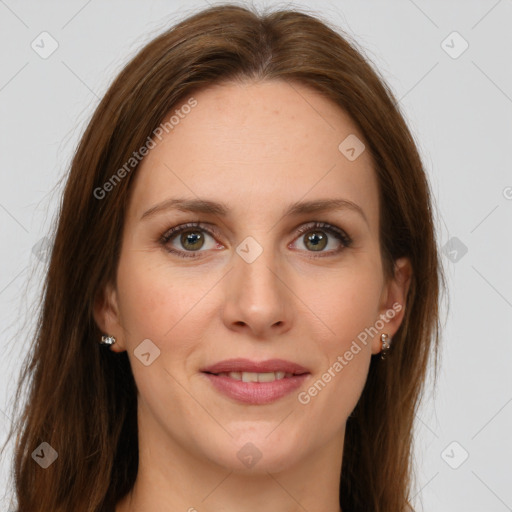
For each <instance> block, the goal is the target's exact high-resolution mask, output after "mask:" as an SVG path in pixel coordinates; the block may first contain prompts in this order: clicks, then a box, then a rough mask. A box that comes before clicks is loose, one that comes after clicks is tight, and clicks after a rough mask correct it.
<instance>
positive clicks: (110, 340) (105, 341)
mask: <svg viewBox="0 0 512 512" xmlns="http://www.w3.org/2000/svg"><path fill="white" fill-rule="evenodd" d="M115 342H116V339H115V338H114V336H109V335H108V334H104V335H103V336H102V337H101V341H100V343H101V345H113V344H114V343H115Z"/></svg>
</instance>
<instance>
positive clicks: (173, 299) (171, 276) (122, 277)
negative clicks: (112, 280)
mask: <svg viewBox="0 0 512 512" xmlns="http://www.w3.org/2000/svg"><path fill="white" fill-rule="evenodd" d="M185 275H186V274H185V273H183V272H182V273H179V272H172V273H171V272H169V267H166V266H163V265H161V264H160V265H154V264H151V263H148V261H147V260H145V259H144V258H143V257H142V256H140V253H137V252H132V253H131V255H130V253H128V254H127V255H126V256H125V257H124V259H122V260H121V261H120V264H119V270H118V290H119V307H120V314H121V318H122V322H123V326H124V327H125V330H126V332H127V337H128V343H129V345H131V346H132V347H133V344H137V343H138V342H140V341H142V340H143V339H146V338H149V339H151V340H153V341H154V343H155V344H156V345H158V346H159V347H160V348H161V349H163V347H164V346H166V345H167V344H169V343H171V344H172V339H174V338H175V337H176V336H177V335H178V334H179V333H183V331H185V330H186V332H187V334H186V337H185V339H183V342H184V343H185V344H186V338H192V337H193V336H192V335H193V331H194V330H195V329H194V326H195V325H197V324H193V323H191V322H190V321H189V318H190V317H191V316H194V310H195V309H196V307H197V306H198V304H199V303H200V301H201V299H202V297H203V296H204V295H205V294H206V293H207V291H208V289H209V287H210V286H209V284H208V280H207V279H200V280H198V279H194V278H193V277H192V278H186V277H185ZM185 327H186V328H187V329H185ZM190 328H192V330H190Z"/></svg>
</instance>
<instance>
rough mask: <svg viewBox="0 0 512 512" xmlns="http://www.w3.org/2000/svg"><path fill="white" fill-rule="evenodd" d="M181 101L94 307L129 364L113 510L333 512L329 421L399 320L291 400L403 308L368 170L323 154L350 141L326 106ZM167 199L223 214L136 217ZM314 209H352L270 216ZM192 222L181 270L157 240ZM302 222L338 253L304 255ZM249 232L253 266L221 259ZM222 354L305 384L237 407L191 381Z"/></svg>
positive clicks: (307, 247) (285, 86) (298, 92)
mask: <svg viewBox="0 0 512 512" xmlns="http://www.w3.org/2000/svg"><path fill="white" fill-rule="evenodd" d="M194 97H195V98H196V100H197V102H198V104H197V106H196V107H194V108H193V109H192V110H191V112H190V114H188V115H187V116H186V117H185V118H184V119H182V120H181V121H180V123H179V124H178V125H177V126H175V128H174V129H173V130H172V131H170V132H169V133H168V134H166V135H164V138H163V140H162V142H159V143H158V144H157V146H156V147H155V148H154V149H152V150H151V151H150V152H149V153H148V155H147V156H146V157H145V159H144V160H143V162H142V163H141V166H140V168H139V169H138V171H137V177H136V180H135V183H134V189H133V195H132V196H131V200H130V204H129V208H128V212H127V217H126V219H125V229H124V233H123V243H122V249H121V255H120V261H119V267H118V272H117V283H116V284H115V285H114V284H112V285H109V286H107V287H106V288H105V290H104V291H103V293H102V294H101V296H100V299H98V301H97V304H96V308H95V318H96V321H97V323H98V325H99V326H100V328H101V329H102V330H103V332H105V333H109V334H111V335H114V336H115V337H116V339H117V342H116V344H115V345H113V346H112V348H111V350H113V351H115V352H121V351H124V350H127V351H128V356H129V358H130V363H131V366H132V370H133V374H134V377H135V381H136V384H137V388H138V425H139V472H138V476H137V481H136V483H135V486H134V489H133V491H132V492H131V493H130V494H128V495H127V496H126V497H125V498H124V499H123V500H122V501H121V502H120V503H119V504H118V506H117V508H116V512H128V511H138V512H146V511H147V512H149V511H151V512H159V511H167V510H182V511H189V512H193V511H194V510H197V511H198V512H202V511H205V512H210V511H211V512H213V511H219V510H222V511H226V512H235V511H237V512H239V511H240V510H244V511H246V512H252V511H254V512H256V511H261V510H263V509H264V510H268V511H269V512H278V511H279V512H295V511H299V510H300V511H303V510H315V511H317V512H338V511H339V510H340V507H339V500H338V493H339V479H340V466H341V459H342V454H343V444H344V434H345V424H346V421H347V418H348V416H349V415H350V413H351V412H352V410H353V409H354V407H355V405H356V404H357V401H358V399H359V397H360V395H361V392H362V389H363V386H364V384H365V381H366V378H367V374H368V368H369V364H370V360H371V355H372V354H377V353H379V351H380V350H381V342H380V333H381V332H385V333H387V334H389V335H390V336H391V337H392V336H393V335H394V334H395V332H396V331H397V330H398V328H399V326H400V323H401V321H402V318H403V313H404V308H403V309H402V311H401V312H398V313H396V315H395V316H394V318H392V319H390V320H389V321H387V322H386V323H385V326H384V328H383V329H382V330H381V331H379V333H378V334H377V335H375V336H374V337H373V338H369V339H368V343H367V344H366V345H364V344H361V343H359V345H360V347H361V350H360V351H359V352H358V353H357V355H355V356H354V357H353V359H352V360H351V361H350V362H349V363H348V364H347V365H346V366H344V368H343V370H342V371H341V372H339V373H337V374H336V376H335V377H333V378H332V379H331V381H330V382H329V383H328V384H327V385H326V386H325V388H324V389H322V391H321V392H319V393H318V394H317V395H316V396H315V397H312V398H311V401H310V402H309V403H308V404H301V403H300V402H299V401H298V398H297V395H298V392H299V391H301V390H307V389H308V388H309V387H310V386H311V385H312V383H314V382H315V381H317V380H318V379H319V378H321V376H322V374H324V373H325V372H326V371H327V369H328V368H329V367H332V365H333V363H334V362H335V361H336V359H337V357H338V356H343V354H344V353H345V352H346V351H347V350H348V349H349V348H350V346H351V344H352V342H353V341H354V340H356V339H357V336H358V334H359V333H361V332H362V331H364V329H365V328H369V327H370V326H374V325H375V322H376V320H378V319H379V315H381V314H385V313H386V311H389V310H390V309H392V306H393V304H396V303H398V304H401V305H403V304H404V303H405V302H404V301H405V297H406V293H407V290H408V287H409V282H410V275H411V266H410V263H409V261H408V260H406V259H401V260H397V262H396V268H397V271H396V275H395V277H394V278H393V279H390V280H386V279H385V277H384V273H383V265H382V260H381V254H380V246H379V236H378V233H379V231H378V229H379V204H378V183H377V180H376V176H375V172H374V170H373V167H372V166H373V163H372V160H371V157H370V154H369V152H368V151H364V152H363V153H362V154H361V155H360V156H359V157H358V158H357V159H356V160H354V161H349V160H348V159H347V158H346V157H345V156H344V155H343V154H342V153H341V152H340V151H339V150H338V145H339V144H340V142H341V141H343V140H344V139H345V138H346V137H347V136H348V135H349V134H355V135H356V136H357V137H358V138H359V139H360V140H364V139H363V136H362V135H361V133H360V132H359V130H358V128H357V127H356V125H355V124H354V123H353V121H352V120H351V118H350V117H349V116H348V115H347V114H346V113H345V112H343V111H342V110H341V109H340V108H339V107H337V106H336V105H335V104H333V103H332V102H330V100H328V99H326V98H324V97H322V96H321V95H319V94H318V93H317V92H315V91H313V90H311V89H309V88H307V87H305V86H303V85H298V84H293V87H292V86H291V84H290V83H287V82H283V81H264V82H258V83H254V82H247V83H244V84H240V83H236V84H235V83H227V84H223V85H220V86H219V85H217V86H214V87H210V88H208V89H206V90H203V91H201V92H199V93H197V94H194ZM170 197H184V198H190V199H197V198H198V197H201V198H205V199H210V200H214V201H221V202H224V203H225V204H226V205H227V206H228V207H229V213H228V215H227V216H226V217H221V216H219V215H214V214H211V213H190V212H183V211H178V210H175V209H167V210H162V211H159V212H156V213H154V214H153V215H148V216H146V217H145V218H143V219H141V216H142V215H143V214H144V212H146V211H147V210H149V209H150V208H152V207H154V206H155V205H157V204H159V203H161V202H163V201H165V200H167V199H168V198H170ZM324 198H343V199H345V200H349V201H352V202H354V203H356V204H357V205H358V206H359V207H360V208H361V209H362V211H363V212H364V217H363V215H361V214H359V213H357V212H356V211H353V210H350V209H343V210H340V211H335V210H333V209H330V210H328V211H324V212H320V213H307V214H301V215H298V216H293V217H283V212H284V210H285V208H286V207H287V206H288V205H289V204H291V203H293V202H295V201H306V200H313V199H324ZM365 218H366V219H365ZM195 221H200V222H205V223H210V224H212V225H214V226H216V229H217V233H216V234H215V236H213V237H212V236H211V235H209V234H208V233H206V232H204V231H201V230H199V234H203V235H204V237H205V239H204V245H203V246H201V243H196V245H194V244H193V243H192V249H190V247H191V246H190V245H185V246H184V245H183V244H182V243H180V235H179V234H178V235H177V236H175V237H174V239H172V240H171V241H169V242H168V243H167V246H168V247H172V248H174V249H176V250H181V251H182V252H187V249H188V252H187V253H188V254H190V253H191V252H194V248H195V252H194V254H195V255H196V256H198V257H197V258H180V257H179V256H177V255H175V254H172V253H170V252H168V251H167V250H166V248H165V246H164V245H162V244H161V243H159V241H158V240H159V238H160V237H161V236H162V234H164V233H165V232H166V231H168V229H169V228H171V227H174V226H178V225H181V224H184V223H187V222H195ZM313 221H321V222H326V223H329V224H332V225H334V226H337V227H339V228H340V229H342V230H344V231H345V232H346V233H347V235H348V236H349V237H350V238H351V239H352V244H350V245H349V246H347V247H344V244H343V242H341V241H338V240H337V239H336V237H335V236H334V234H331V233H330V232H329V231H325V228H320V229H319V228H312V229H311V231H312V232H313V233H317V234H319V235H320V236H324V240H325V237H326V236H327V238H328V242H327V245H326V246H325V247H324V246H321V247H323V248H322V249H321V250H320V251H315V250H314V247H313V248H312V244H311V243H308V241H307V235H308V234H309V235H311V234H312V233H311V231H310V232H309V233H307V232H306V233H304V234H298V233H297V229H298V228H299V227H301V226H304V225H308V224H309V223H311V222H313ZM192 231H193V232H194V233H198V231H197V228H192ZM248 236H251V237H253V238H254V239H255V240H256V241H257V242H258V244H259V245H260V246H261V248H262V249H263V252H262V253H261V254H260V256H259V257H258V258H257V259H256V260H255V261H253V262H252V263H248V262H247V261H245V260H244V259H243V258H242V257H240V256H239V254H238V253H237V252H236V248H237V246H238V245H239V244H240V243H241V242H242V241H243V240H244V239H245V238H246V237H248ZM185 243H186V240H185ZM338 249H340V250H339V251H338V252H337V250H338ZM251 250H252V249H251ZM322 254H323V256H322ZM145 339H150V340H151V342H152V343H153V344H154V345H155V346H156V347H158V349H159V350H160V355H159V357H157V358H156V359H155V360H154V361H153V362H152V363H151V364H150V365H149V366H145V365H144V364H142V363H141V362H140V360H139V359H138V358H137V357H136V356H135V354H134V350H135V349H136V348H137V347H138V346H139V344H140V343H141V342H142V340H145ZM232 357H246V358H248V359H252V360H256V361H261V360H265V359H271V358H282V359H286V360H290V361H294V362H297V363H299V364H301V365H302V366H305V367H306V368H307V369H308V370H309V371H310V372H311V375H309V376H308V378H307V380H306V382H305V383H304V385H303V386H302V387H301V389H300V390H299V391H296V392H292V393H291V394H289V395H287V396H285V397H283V398H281V399H279V400H277V401H276V402H274V403H271V404H268V405H247V404H241V403H239V402H236V401H234V400H232V399H230V398H228V397H226V396H224V395H222V394H220V393H219V392H218V391H216V390H215V389H214V388H213V387H212V386H211V384H210V383H209V381H208V380H207V379H206V378H205V376H204V375H203V374H202V373H201V372H200V369H201V368H204V367H205V366H207V365H211V364H213V363H216V362H218V361H221V360H224V359H228V358H232ZM381 364H385V362H382V363H381ZM248 442H251V443H253V444H254V445H255V446H256V447H257V448H258V450H259V452H260V453H261V454H262V457H261V459H260V460H259V461H258V462H257V463H256V464H255V465H254V466H253V467H251V468H248V467H246V466H244V464H242V463H241V461H240V460H239V458H238V457H237V452H238V451H239V450H240V449H241V448H242V447H243V446H244V445H245V444H246V443H248Z"/></svg>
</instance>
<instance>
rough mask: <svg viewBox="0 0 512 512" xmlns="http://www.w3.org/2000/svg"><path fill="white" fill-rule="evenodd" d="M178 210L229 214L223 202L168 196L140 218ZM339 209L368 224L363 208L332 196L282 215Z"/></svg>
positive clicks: (298, 204) (291, 207)
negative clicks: (354, 214)
mask: <svg viewBox="0 0 512 512" xmlns="http://www.w3.org/2000/svg"><path fill="white" fill-rule="evenodd" d="M172 209H174V210H179V211H183V212H195V213H206V214H208V213H209V214H213V215H218V216H220V217H226V216H227V215H228V214H229V207H228V206H227V205H226V204H225V203H221V202H217V201H210V200H208V199H201V198H199V199H185V198H170V199H166V200H165V201H162V202H161V203H158V204H156V205H155V206H152V207H151V208H150V209H149V210H147V211H145V212H144V213H143V214H142V216H141V220H143V219H146V218H148V217H151V216H153V215H155V214H157V213H160V212H163V211H167V210H172ZM333 210H334V211H340V210H351V211H353V212H356V213H358V214H359V215H360V216H361V217H362V218H363V219H364V221H365V222H366V224H368V219H367V218H366V215H365V213H364V211H363V209H362V208H361V207H360V206H359V205H358V204H356V203H354V202H352V201H349V200H348V199H341V198H333V199H315V200H312V201H302V202H301V201H297V202H295V203H292V204H291V205H289V206H288V208H287V209H286V211H285V212H284V214H283V216H284V217H291V216H297V215H301V214H305V213H320V212H326V211H333Z"/></svg>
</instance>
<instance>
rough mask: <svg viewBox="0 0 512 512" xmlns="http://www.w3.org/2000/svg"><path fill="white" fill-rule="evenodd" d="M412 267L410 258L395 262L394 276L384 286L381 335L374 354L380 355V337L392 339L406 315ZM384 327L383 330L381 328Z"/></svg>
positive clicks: (373, 346)
mask: <svg viewBox="0 0 512 512" xmlns="http://www.w3.org/2000/svg"><path fill="white" fill-rule="evenodd" d="M411 278H412V265H411V262H410V260H409V258H399V259H397V260H395V264H394V276H393V277H391V278H390V279H389V280H388V281H387V282H386V283H385V284H384V286H383V289H382V295H381V299H380V306H379V320H380V321H379V320H377V322H376V325H377V326H379V333H378V335H377V336H375V337H374V339H373V342H372V354H378V353H379V352H380V351H381V349H382V344H381V340H380V335H381V334H383V333H385V334H387V335H389V336H390V337H391V338H393V336H394V335H395V334H396V332H397V331H398V329H399V328H400V325H401V324H402V320H403V318H404V315H405V308H406V300H407V293H408V291H409V286H410V284H411ZM382 324H384V325H383V327H382V329H380V326H381V325H382Z"/></svg>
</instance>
